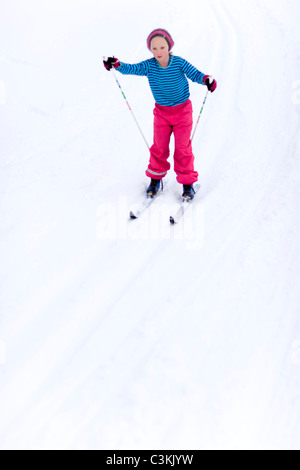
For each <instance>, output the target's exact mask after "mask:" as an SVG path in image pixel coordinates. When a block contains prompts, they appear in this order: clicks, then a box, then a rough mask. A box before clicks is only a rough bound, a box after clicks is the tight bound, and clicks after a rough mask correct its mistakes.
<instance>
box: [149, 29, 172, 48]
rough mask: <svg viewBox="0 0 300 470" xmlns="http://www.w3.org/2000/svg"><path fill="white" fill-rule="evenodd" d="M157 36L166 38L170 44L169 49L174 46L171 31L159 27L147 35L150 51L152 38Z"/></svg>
mask: <svg viewBox="0 0 300 470" xmlns="http://www.w3.org/2000/svg"><path fill="white" fill-rule="evenodd" d="M155 36H161V37H162V38H164V39H165V40H166V41H167V43H168V45H169V51H170V50H171V49H172V47H173V46H174V41H173V39H172V36H171V34H170V33H168V31H166V30H165V29H163V28H158V29H154V30H153V31H152V32H151V33H150V34H149V36H148V37H147V47H148V49H149V51H151V47H150V44H151V40H152V39H153V38H155Z"/></svg>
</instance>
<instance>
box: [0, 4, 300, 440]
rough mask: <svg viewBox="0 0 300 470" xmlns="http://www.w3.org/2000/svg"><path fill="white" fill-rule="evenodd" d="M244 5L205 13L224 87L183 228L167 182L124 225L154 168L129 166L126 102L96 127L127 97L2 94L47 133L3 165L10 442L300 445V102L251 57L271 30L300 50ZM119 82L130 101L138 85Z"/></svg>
mask: <svg viewBox="0 0 300 470" xmlns="http://www.w3.org/2000/svg"><path fill="white" fill-rule="evenodd" d="M192 5H193V6H195V4H194V3H193V2H192ZM241 5H242V6H241ZM246 5H247V4H246V3H244V2H243V1H239V2H235V1H233V0H231V1H230V2H225V1H218V2H211V3H210V4H209V6H208V7H207V10H206V11H207V18H208V24H210V25H211V24H214V25H215V28H214V33H215V34H214V36H213V39H214V41H212V55H211V57H210V67H211V69H212V70H214V73H213V74H214V75H215V76H216V78H217V80H218V84H219V86H218V89H217V91H216V93H215V94H212V95H210V96H209V99H208V102H207V104H206V107H205V110H204V114H203V117H202V118H201V122H200V125H199V129H198V131H197V132H199V134H198V135H197V139H196V141H195V149H197V148H198V143H200V146H201V142H202V140H201V139H202V138H203V147H202V153H201V150H200V157H199V166H200V167H201V168H202V169H203V172H202V174H201V178H202V181H200V182H201V185H202V188H203V189H202V190H200V194H199V196H197V199H196V200H195V204H194V205H192V206H191V207H190V208H189V210H188V211H187V212H186V214H185V220H184V223H183V224H181V225H179V226H175V227H169V226H168V225H167V224H168V215H169V210H170V209H169V207H171V206H172V204H173V207H174V203H175V202H176V200H178V194H180V189H179V187H178V185H177V184H173V183H172V181H171V182H170V183H169V184H168V188H167V191H166V193H165V194H163V195H162V197H161V198H160V199H157V201H155V202H154V203H153V205H152V206H151V209H150V210H149V212H147V213H145V214H144V215H143V216H142V217H141V219H140V220H136V221H130V222H129V223H128V225H127V222H126V223H124V221H125V220H126V218H127V217H128V210H129V207H130V205H131V204H132V203H134V202H135V201H136V199H137V198H138V197H140V196H139V194H142V191H143V187H142V186H143V184H141V183H138V184H135V181H139V179H140V175H141V173H140V172H142V171H143V165H142V163H141V162H137V161H136V159H135V157H132V158H131V159H128V161H127V163H124V162H123V161H122V158H123V155H124V154H125V152H124V145H127V148H130V149H132V146H131V144H132V142H131V141H132V135H134V136H135V137H136V138H138V134H137V133H136V134H134V132H135V130H134V128H133V125H132V122H129V119H130V116H129V117H128V116H127V115H125V112H127V111H126V110H125V111H124V115H123V114H122V112H123V111H120V116H118V117H116V118H115V120H116V123H117V124H116V125H118V124H119V123H122V122H125V123H127V122H128V124H125V125H124V128H123V129H122V128H121V129H120V130H119V133H117V132H116V130H115V128H114V127H113V125H114V124H112V125H111V126H112V127H111V137H110V136H109V137H107V136H103V135H102V134H101V137H99V134H98V133H99V130H98V126H99V125H100V126H104V125H105V126H107V131H106V132H107V133H108V134H109V133H110V127H109V126H110V120H111V119H113V113H112V107H113V106H117V107H118V109H119V106H121V105H123V103H122V102H121V103H120V101H121V97H120V96H119V94H117V93H118V91H116V90H115V89H114V92H113V93H115V95H114V96H113V97H112V98H111V100H110V101H109V100H107V101H104V102H103V109H102V108H101V112H98V111H96V110H95V108H94V107H93V105H92V104H91V105H90V106H91V108H90V111H89V108H88V105H87V108H86V109H84V110H83V111H82V110H81V109H80V108H79V109H76V106H74V107H73V108H72V106H69V107H68V104H66V105H64V106H62V107H60V105H59V103H61V102H62V101H61V100H59V99H57V100H56V104H57V106H56V105H55V106H52V105H50V104H49V103H46V104H45V110H44V109H43V107H39V106H38V105H36V104H35V103H34V104H31V103H30V102H29V101H28V102H26V101H23V102H22V100H19V101H16V102H13V101H12V100H10V98H9V90H6V94H8V98H6V99H8V103H7V105H6V106H7V116H8V117H9V120H11V119H12V120H13V119H16V120H17V118H16V117H15V116H16V115H15V114H14V113H17V112H20V113H19V116H20V117H19V120H20V121H19V120H18V123H19V122H22V119H23V120H24V122H25V120H26V119H27V118H28V119H29V116H30V119H32V125H35V124H36V125H37V126H38V129H40V130H41V135H40V136H38V137H35V140H34V141H33V142H32V145H31V141H30V140H29V139H28V138H26V135H25V133H23V132H21V131H20V136H19V139H20V140H19V142H20V143H19V145H20V147H18V142H16V143H14V145H13V144H11V143H9V144H7V146H8V148H9V149H10V147H9V146H10V145H11V146H12V147H11V149H12V150H10V151H11V153H12V156H11V157H10V156H9V151H8V153H5V159H3V163H1V172H2V175H3V176H5V178H4V177H3V176H2V178H1V180H3V183H4V185H3V187H2V189H1V197H2V198H3V199H2V200H3V203H1V211H3V213H4V218H3V220H4V226H3V230H2V233H1V240H2V250H1V251H2V253H1V255H2V259H3V260H4V263H3V266H4V268H5V269H4V270H3V268H2V270H1V281H3V287H4V289H3V291H2V293H1V304H2V308H1V311H2V312H3V316H2V318H1V330H2V332H1V335H0V340H1V341H2V342H3V344H4V345H5V349H6V351H5V352H6V354H5V356H6V359H5V361H3V362H4V363H3V364H1V363H0V374H1V376H0V378H1V389H0V406H1V423H0V447H1V448H2V449H5V448H12V449H15V448H26V449H30V448H62V449H66V448H68V449H69V448H70V449H77V448H86V449H92V448H98V449H99V448H102V449H116V448H118V449H130V448H135V449H143V448H144V449H146V448H149V449H153V448H158V449H171V448H173V449H176V448H177V449H178V448H182V449H184V448H185V449H191V448H197V449H200V448H203V449H210V448H212V449H216V448H225V449H232V448H233V449H242V448H249V449H254V448H270V449H276V448H277V449H278V448H287V449H296V448H299V442H300V434H299V387H300V380H299V347H298V342H299V340H300V331H299V320H298V312H299V295H298V292H297V281H298V280H299V248H298V244H296V240H298V238H299V232H300V227H299V223H298V222H297V217H296V215H297V211H298V207H299V199H300V197H299V196H300V195H299V189H298V188H299V186H298V184H299V164H298V162H297V155H299V131H298V129H299V127H298V126H297V124H299V111H298V116H296V117H295V112H296V110H295V107H293V105H292V104H291V103H290V104H288V103H287V101H286V96H285V94H284V93H282V92H281V93H280V87H279V84H278V79H277V81H276V82H275V83H273V82H272V86H273V87H274V94H275V95H276V96H278V103H277V102H276V101H273V100H272V101H271V93H270V92H269V90H268V89H267V88H265V87H261V88H255V86H254V85H253V87H252V82H251V78H252V80H253V78H255V74H253V75H251V73H252V69H250V68H249V69H248V61H251V60H252V61H254V63H255V60H254V59H253V56H251V55H247V51H248V50H251V47H252V46H253V44H254V46H253V47H255V46H258V45H259V44H260V40H259V34H261V33H260V32H261V31H262V30H261V29H259V28H261V27H262V25H263V26H264V27H265V28H266V31H267V32H268V33H269V34H271V33H272V34H273V35H274V42H275V44H276V45H277V46H278V57H279V58H278V60H277V61H276V66H277V67H278V69H279V70H282V69H283V68H284V67H285V65H286V62H285V61H286V60H287V59H286V57H287V52H289V50H288V48H289V47H292V46H290V44H289V42H288V41H287V38H286V35H285V29H284V28H282V27H279V26H278V21H277V20H276V19H274V17H273V16H272V12H271V11H270V9H269V8H268V7H265V9H264V8H262V7H261V2H255V7H254V10H255V12H256V15H257V16H256V17H255V15H254V14H253V16H252V17H251V12H250V10H249V7H248V10H246V11H248V16H247V14H246V13H245V12H243V8H246V9H247V7H246ZM235 7H236V8H235ZM298 12H299V10H298ZM254 18H255V23H256V25H257V35H258V38H257V39H255V38H253V44H252V43H250V39H249V34H250V33H249V30H250V29H249V28H250V26H251V21H252V22H253V21H254ZM246 19H247V20H249V25H248V24H247V23H246ZM250 19H251V21H250ZM190 21H191V20H190ZM174 24H176V22H174ZM171 26H172V25H170V29H171ZM128 40H129V39H128ZM199 40H200V39H199ZM261 48H262V50H261V51H258V52H257V63H255V65H256V66H257V68H258V70H259V71H260V72H259V73H262V75H263V72H264V73H265V74H266V76H267V77H268V79H269V78H270V76H271V74H270V72H269V68H271V67H273V66H274V64H275V60H273V57H272V54H271V53H269V52H270V51H269V50H268V49H267V43H265V42H264V41H262V44H261ZM264 48H266V49H265V52H266V58H265V62H264V60H263V58H262V56H261V54H263V51H264ZM267 53H268V54H267ZM100 55H102V54H100ZM9 56H12V57H15V54H13V53H11V54H6V55H5V56H4V57H9ZM29 62H30V61H29ZM24 64H26V67H27V61H26V60H22V59H15V60H14V61H13V65H16V66H17V65H18V66H20V67H22V66H24ZM264 64H265V65H264ZM195 65H196V64H195ZM106 76H107V75H106ZM248 76H249V77H250V78H248ZM121 78H122V77H121ZM296 78H299V77H295V79H296ZM0 79H1V76H0ZM247 80H249V81H248V82H247ZM279 81H280V79H279ZM124 82H125V86H126V90H127V89H129V96H130V93H131V92H133V90H134V86H136V85H130V84H129V83H130V82H129V81H127V80H126V81H125V79H124ZM108 83H110V82H109V81H108V80H107V81H106V79H103V78H102V76H101V86H102V87H108V86H110V85H108ZM136 83H137V82H136ZM245 83H246V84H247V88H248V91H249V93H250V92H252V91H254V92H255V94H254V96H253V98H249V97H248V96H247V93H246V91H247V90H246V85H245ZM257 84H258V85H260V84H261V79H259V80H258V81H257ZM23 99H24V98H23ZM268 105H270V107H271V109H268ZM136 106H137V113H136V114H137V115H142V114H143V109H142V106H138V104H136ZM64 107H65V108H66V109H65V108H64ZM124 109H125V108H124ZM0 110H1V109H0ZM279 111H280V112H281V113H282V120H283V122H285V121H284V120H286V122H287V124H286V132H285V133H284V132H283V131H282V130H281V129H280V127H279V125H280V122H281V121H280V118H279ZM81 112H82V113H83V116H85V115H86V120H84V118H81V119H79V118H78V114H79V115H80V114H81ZM33 115H34V118H33ZM123 118H124V121H122V119H123ZM43 119H47V123H48V128H47V131H46V130H45V127H44V125H43V124H42V120H43ZM297 119H298V120H297ZM127 120H128V121H127ZM145 122H146V121H145ZM210 122H212V123H213V126H210ZM121 125H122V124H120V126H121ZM18 129H19V126H18ZM118 134H119V135H118ZM128 135H129V136H130V137H128ZM53 137H54V140H53ZM97 139H99V140H97ZM94 141H96V142H97V144H96V143H93V142H94ZM99 144H100V147H101V150H100V151H98V150H95V149H94V147H95V146H96V145H99ZM22 146H23V147H22ZM22 148H23V149H25V150H24V155H23V154H22V151H21V149H22ZM135 150H136V152H137V153H139V152H142V143H140V142H137V144H136V149H135ZM41 151H42V152H41ZM89 151H90V155H89V160H88V161H87V163H86V165H85V164H84V160H83V155H84V156H85V155H86V153H88V152H89ZM40 155H42V159H40V158H39V157H40ZM101 155H105V158H101ZM107 155H109V157H110V161H109V162H107V161H106V158H107ZM201 159H202V160H201ZM87 165H88V166H90V169H89V170H87V169H86V166H87ZM112 168H113V169H112ZM97 172H99V180H97V176H95V175H96V174H97ZM102 175H105V176H102ZM171 179H172V176H171ZM124 180H125V182H124ZM126 182H127V183H128V182H129V185H130V186H132V187H133V188H132V189H131V188H130V190H129V193H128V186H129V185H128V184H126ZM112 187H113V188H114V190H113V191H112V194H111V197H110V201H109V203H107V204H106V202H105V203H99V201H103V199H104V198H105V194H106V192H107V191H108V190H111V188H112ZM64 188H66V189H65V191H64ZM67 191H69V194H67ZM53 195H54V197H53ZM196 201H197V202H196ZM108 209H109V210H111V211H112V212H113V215H112V216H111V218H110V217H109V213H108ZM110 224H111V225H112V231H111V236H109V233H110V232H109V230H110V229H111V226H110ZM165 224H166V225H165ZM154 226H155V229H153V227H154ZM97 227H98V236H97ZM114 227H115V230H114ZM151 227H152V228H151ZM99 230H100V232H99ZM99 233H100V234H102V237H103V238H101V235H99ZM105 233H107V234H108V235H107V237H105ZM120 233H122V236H121V237H120ZM13 247H14V249H13Z"/></svg>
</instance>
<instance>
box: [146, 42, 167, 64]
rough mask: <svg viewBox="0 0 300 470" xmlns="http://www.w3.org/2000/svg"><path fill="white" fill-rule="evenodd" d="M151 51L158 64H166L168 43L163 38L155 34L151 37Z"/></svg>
mask: <svg viewBox="0 0 300 470" xmlns="http://www.w3.org/2000/svg"><path fill="white" fill-rule="evenodd" d="M150 47H151V52H152V54H153V55H154V57H155V59H156V60H157V61H158V63H159V64H160V65H163V66H167V65H168V63H169V45H168V43H167V41H166V40H165V38H162V37H161V36H155V38H153V39H152V41H151V44H150Z"/></svg>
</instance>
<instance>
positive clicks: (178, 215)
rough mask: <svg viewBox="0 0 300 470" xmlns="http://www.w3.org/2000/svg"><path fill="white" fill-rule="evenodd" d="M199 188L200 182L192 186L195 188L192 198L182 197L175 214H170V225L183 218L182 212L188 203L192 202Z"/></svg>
mask: <svg viewBox="0 0 300 470" xmlns="http://www.w3.org/2000/svg"><path fill="white" fill-rule="evenodd" d="M199 188H200V184H196V185H195V186H194V190H195V196H194V198H193V199H188V198H183V199H182V201H181V203H180V205H179V207H178V209H177V211H176V213H175V215H174V216H172V215H171V216H170V223H171V224H172V225H174V224H178V222H179V221H180V220H181V219H182V218H183V216H184V213H185V211H186V209H187V208H188V207H189V205H190V204H191V203H192V202H193V200H194V199H195V197H196V194H197V192H198V191H199Z"/></svg>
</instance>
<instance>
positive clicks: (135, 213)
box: [129, 181, 167, 219]
mask: <svg viewBox="0 0 300 470" xmlns="http://www.w3.org/2000/svg"><path fill="white" fill-rule="evenodd" d="M166 185H167V182H166V181H164V183H163V185H162V186H161V187H160V188H159V191H158V192H157V194H156V195H155V196H148V195H146V196H145V198H144V200H143V201H142V202H141V203H140V204H139V205H138V206H137V207H136V209H132V210H131V211H130V212H129V217H130V218H131V219H138V218H139V217H140V216H141V215H142V214H143V213H144V212H145V211H146V210H147V209H148V208H149V207H150V205H151V204H152V202H153V201H154V200H155V199H156V198H157V197H158V196H159V195H160V194H161V193H162V192H163V191H164V189H165V187H166Z"/></svg>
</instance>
